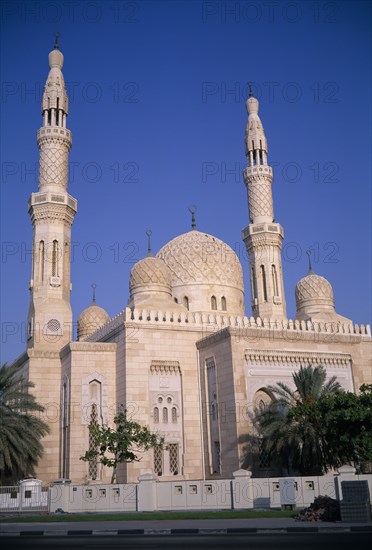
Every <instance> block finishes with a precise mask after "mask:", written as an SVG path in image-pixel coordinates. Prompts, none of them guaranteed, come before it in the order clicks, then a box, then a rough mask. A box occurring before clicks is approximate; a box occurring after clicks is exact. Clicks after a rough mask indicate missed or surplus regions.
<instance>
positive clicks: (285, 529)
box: [0, 525, 372, 538]
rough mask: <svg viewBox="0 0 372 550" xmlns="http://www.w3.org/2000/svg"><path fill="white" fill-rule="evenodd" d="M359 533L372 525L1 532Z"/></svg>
mask: <svg viewBox="0 0 372 550" xmlns="http://www.w3.org/2000/svg"><path fill="white" fill-rule="evenodd" d="M337 532H339V533H358V532H360V533H361V532H372V525H371V526H368V525H360V526H357V525H356V526H353V527H341V526H340V527H313V526H311V527H283V528H256V527H247V528H245V527H227V528H226V529H213V528H211V529H205V528H201V529H182V528H178V529H112V530H111V529H109V530H101V531H95V530H93V529H73V530H68V531H19V532H17V533H15V532H6V531H2V532H0V538H1V537H2V536H12V537H17V536H21V537H23V536H27V537H40V536H48V537H50V536H64V537H66V536H73V537H76V536H115V535H118V536H123V535H124V536H125V535H238V534H241V535H242V534H246V535H252V534H264V535H269V534H279V535H280V534H289V533H337Z"/></svg>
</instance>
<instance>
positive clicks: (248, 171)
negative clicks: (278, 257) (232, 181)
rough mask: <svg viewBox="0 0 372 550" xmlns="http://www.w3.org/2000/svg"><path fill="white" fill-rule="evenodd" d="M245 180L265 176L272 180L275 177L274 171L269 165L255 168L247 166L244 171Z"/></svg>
mask: <svg viewBox="0 0 372 550" xmlns="http://www.w3.org/2000/svg"><path fill="white" fill-rule="evenodd" d="M243 175H244V179H246V178H249V177H252V176H265V177H270V178H271V179H272V177H273V169H272V168H271V166H269V165H265V164H259V165H255V166H247V168H245V169H244V170H243Z"/></svg>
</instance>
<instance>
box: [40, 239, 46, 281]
mask: <svg viewBox="0 0 372 550" xmlns="http://www.w3.org/2000/svg"><path fill="white" fill-rule="evenodd" d="M44 260H45V247H44V241H40V243H39V280H40V281H44Z"/></svg>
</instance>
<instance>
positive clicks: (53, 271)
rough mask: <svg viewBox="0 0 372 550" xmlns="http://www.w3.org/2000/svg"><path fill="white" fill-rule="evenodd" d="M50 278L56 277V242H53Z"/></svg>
mask: <svg viewBox="0 0 372 550" xmlns="http://www.w3.org/2000/svg"><path fill="white" fill-rule="evenodd" d="M52 277H58V241H56V240H54V241H53V253H52Z"/></svg>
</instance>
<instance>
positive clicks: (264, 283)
mask: <svg viewBox="0 0 372 550" xmlns="http://www.w3.org/2000/svg"><path fill="white" fill-rule="evenodd" d="M260 270H261V284H262V296H263V299H264V302H267V287H266V273H265V267H264V266H263V265H261V267H260Z"/></svg>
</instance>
